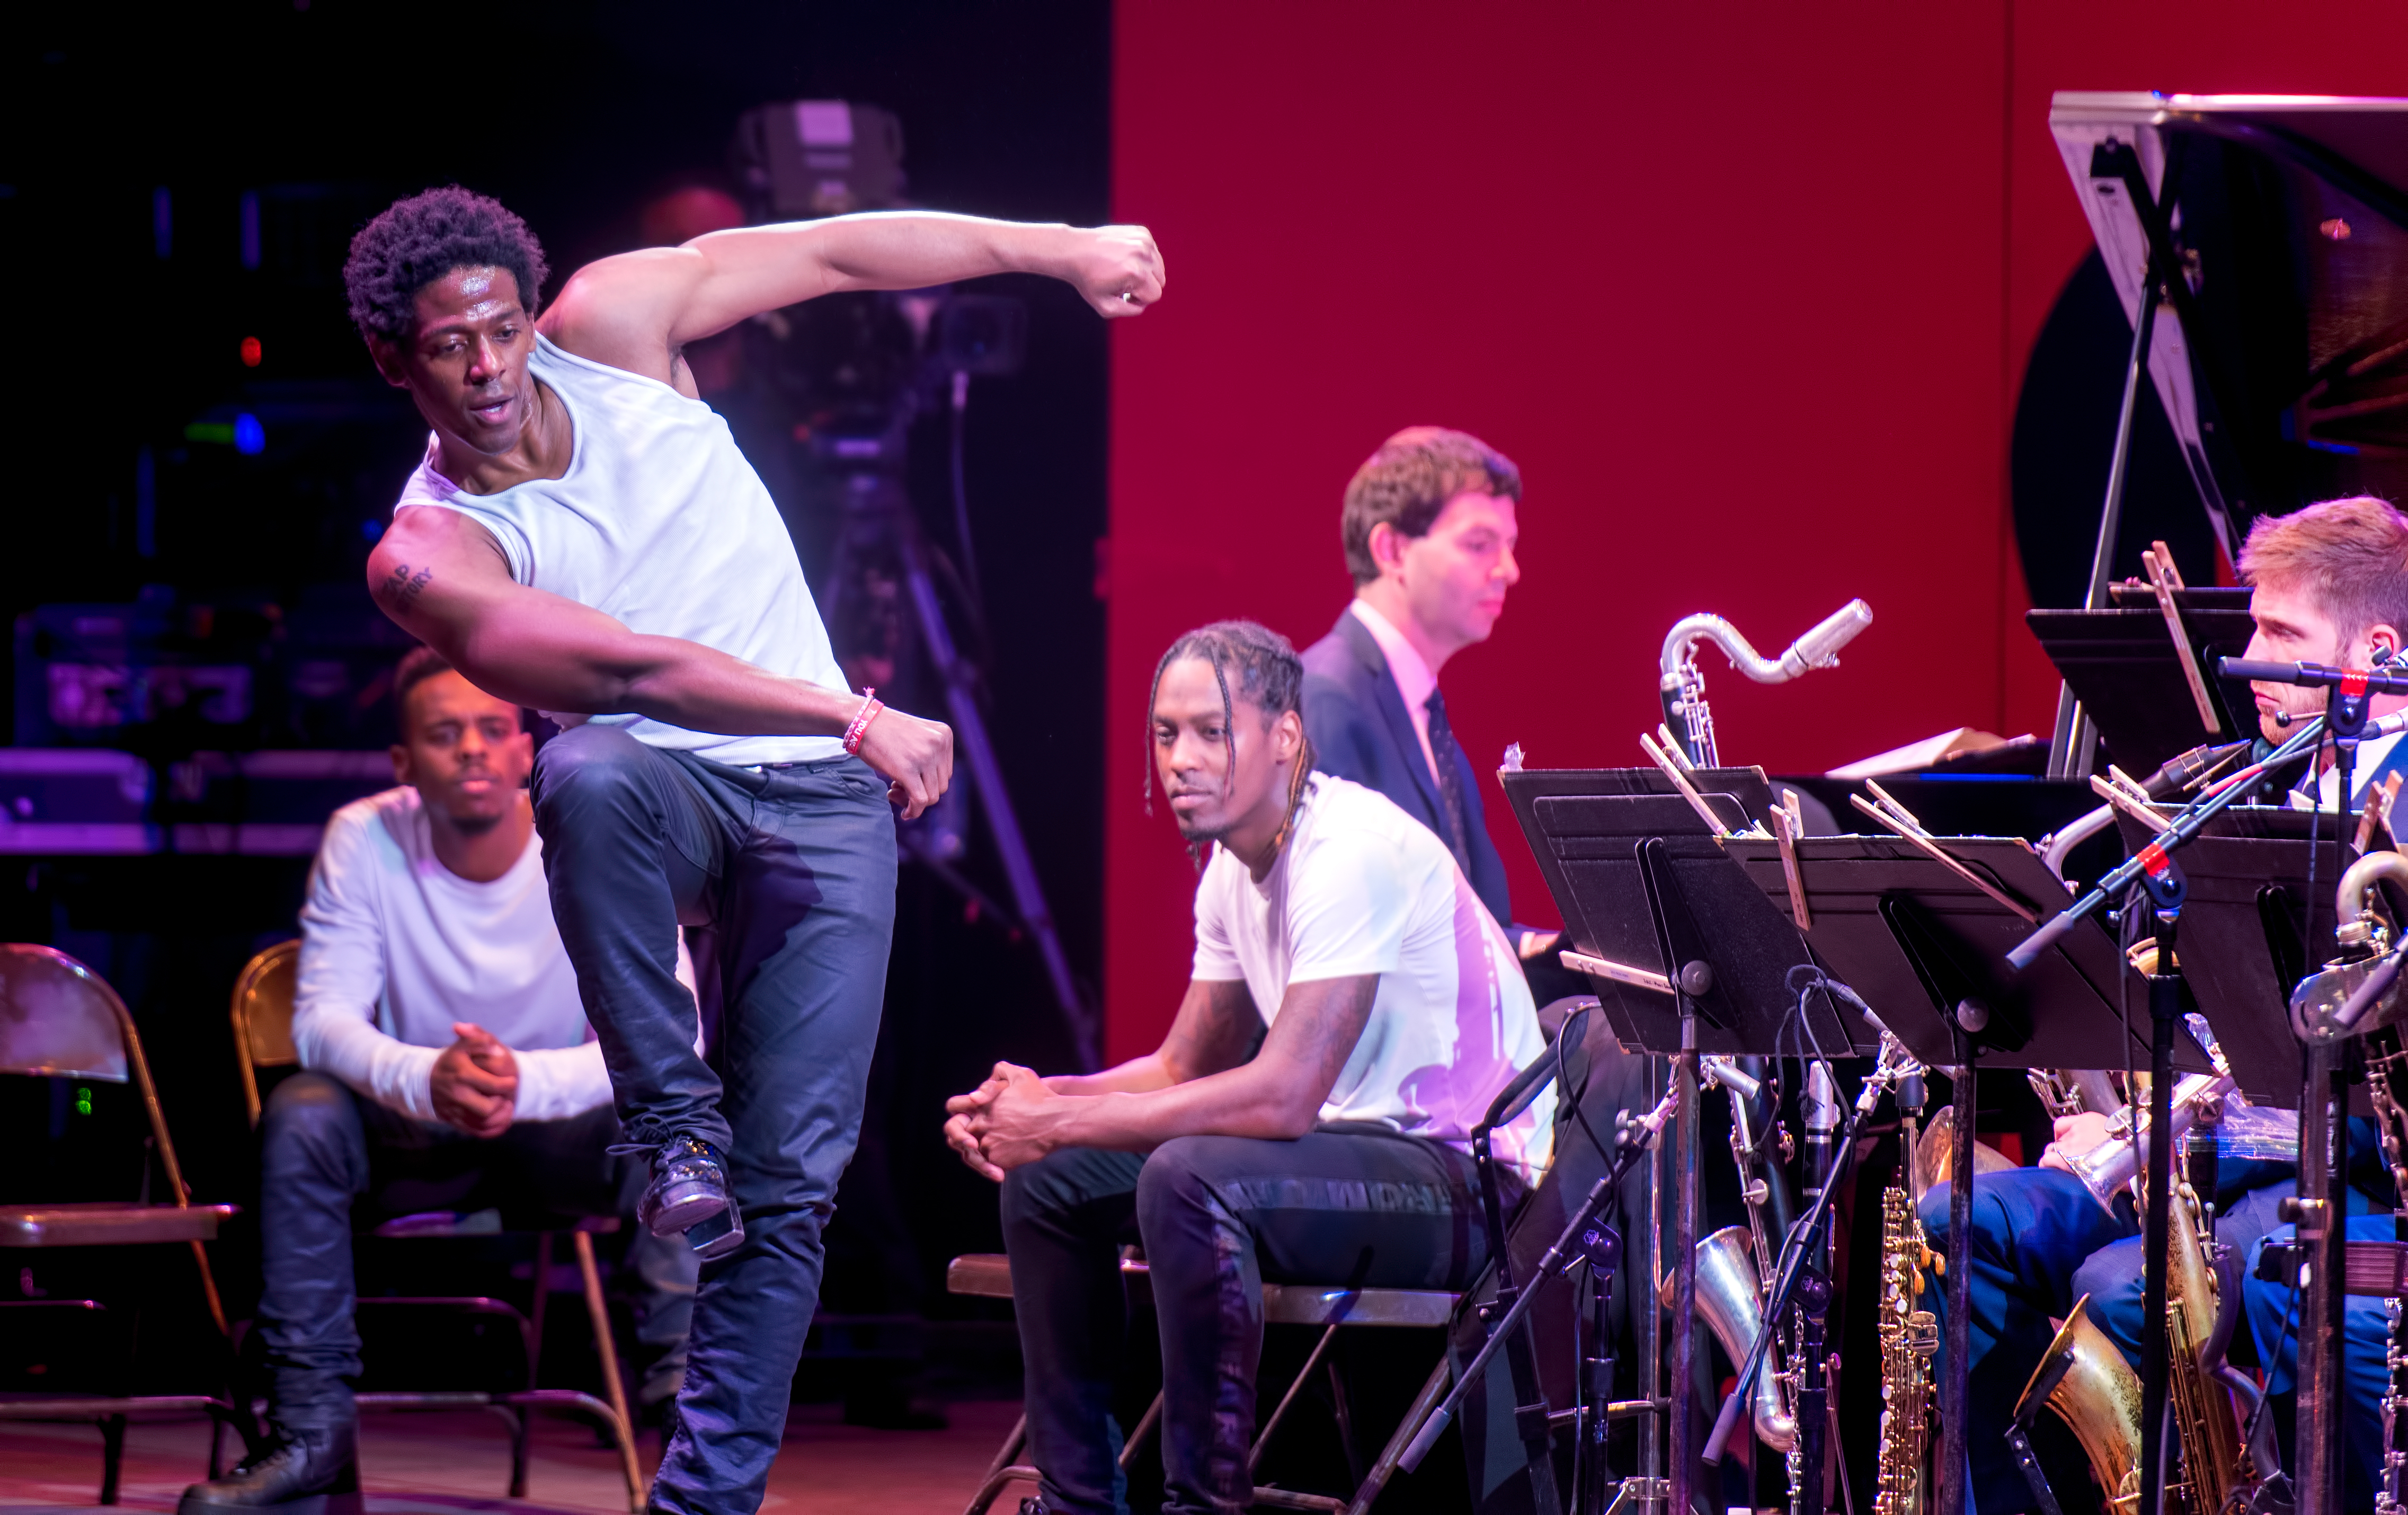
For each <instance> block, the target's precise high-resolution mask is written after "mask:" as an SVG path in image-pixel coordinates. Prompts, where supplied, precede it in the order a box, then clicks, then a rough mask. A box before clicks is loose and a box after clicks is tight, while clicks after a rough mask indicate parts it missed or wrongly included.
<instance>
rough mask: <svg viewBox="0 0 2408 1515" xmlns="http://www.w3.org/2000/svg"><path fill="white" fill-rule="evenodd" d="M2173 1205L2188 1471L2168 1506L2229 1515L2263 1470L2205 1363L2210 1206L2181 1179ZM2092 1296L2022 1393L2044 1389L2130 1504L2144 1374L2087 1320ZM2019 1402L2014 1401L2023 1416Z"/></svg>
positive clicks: (2180, 1432) (2174, 1359) (2136, 1490)
mask: <svg viewBox="0 0 2408 1515" xmlns="http://www.w3.org/2000/svg"><path fill="white" fill-rule="evenodd" d="M2168 1213H2169V1215H2170V1217H2171V1224H2172V1227H2173V1229H2172V1233H2171V1235H2169V1236H2168V1237H2167V1238H2166V1242H2167V1245H2166V1404H2167V1407H2168V1409H2169V1411H2170V1412H2171V1417H2172V1421H2173V1427H2174V1433H2175V1436H2176V1437H2177V1439H2178V1440H2179V1442H2180V1444H2181V1448H2182V1478H2181V1480H2180V1481H2179V1482H2178V1483H2171V1484H2169V1485H2168V1487H2167V1490H2166V1493H2167V1495H2168V1502H2167V1505H2166V1507H2165V1508H2167V1509H2169V1510H2181V1511H2184V1512H2186V1515H2225V1512H2226V1511H2228V1510H2230V1509H2232V1508H2235V1507H2236V1506H2238V1505H2239V1504H2241V1503H2242V1502H2243V1501H2245V1499H2246V1497H2247V1495H2248V1493H2250V1491H2251V1490H2252V1489H2253V1488H2254V1487H2255V1485H2256V1483H2257V1473H2256V1470H2255V1468H2254V1467H2253V1466H2252V1465H2251V1464H2250V1460H2249V1454H2248V1452H2247V1451H2246V1450H2244V1449H2243V1447H2242V1445H2241V1430H2240V1425H2239V1423H2238V1421H2236V1419H2235V1418H2234V1416H2233V1413H2232V1400H2231V1397H2230V1395H2229V1392H2227V1391H2226V1389H2225V1388H2224V1386H2223V1385H2222V1384H2220V1383H2217V1382H2216V1381H2215V1380H2214V1379H2213V1378H2209V1377H2208V1375H2207V1371H2206V1369H2205V1367H2204V1366H2203V1365H2202V1364H2201V1363H2200V1350H2201V1349H2203V1348H2204V1347H2205V1346H2206V1344H2207V1341H2208V1338H2209V1336H2210V1335H2212V1334H2213V1333H2214V1329H2215V1317H2216V1308H2217V1305H2218V1298H2217V1286H2216V1281H2215V1271H2214V1267H2213V1266H2212V1265H2211V1264H2212V1257H2213V1248H2214V1245H2215V1243H2214V1237H2213V1233H2212V1232H2211V1231H2210V1230H2209V1228H2208V1220H2207V1213H2206V1206H2205V1205H2201V1204H2200V1199H2199V1196H2198V1194H2197V1193H2196V1192H2194V1191H2193V1190H2192V1189H2191V1187H2190V1185H2189V1184H2188V1183H2186V1182H2184V1181H2182V1180H2181V1179H2180V1178H2179V1177H2178V1178H2177V1179H2176V1181H2175V1188H2174V1194H2173V1205H2172V1207H2171V1210H2170V1211H2169V1212H2168ZM2088 1304H2089V1296H2088V1295H2086V1294H2085V1295H2084V1296H2083V1298H2082V1299H2081V1301H2080V1302H2078V1303H2076V1304H2075V1306H2073V1313H2072V1314H2071V1315H2070V1316H2069V1317H2067V1319H2066V1322H2065V1325H2064V1327H2063V1328H2062V1329H2060V1330H2059V1331H2058V1332H2057V1339H2056V1340H2055V1341H2053V1342H2051V1343H2050V1344H2049V1349H2048V1350H2047V1352H2045V1353H2043V1354H2042V1359H2041V1365H2040V1367H2039V1368H2038V1369H2037V1370H2035V1371H2034V1373H2033V1374H2032V1378H2031V1382H2030V1383H2029V1384H2027V1385H2026V1386H2025V1389H2024V1399H2025V1401H2028V1400H2029V1398H2030V1397H2031V1395H2032V1393H2033V1392H2034V1391H2035V1390H2036V1389H2037V1390H2040V1391H2041V1392H2044V1393H2045V1394H2046V1396H2047V1403H2048V1407H2049V1408H2050V1409H2052V1410H2054V1411H2056V1413H2057V1418H2058V1419H2060V1420H2062V1421H2065V1423H2066V1424H2067V1425H2068V1426H2070V1427H2071V1428H2072V1430H2073V1435H2074V1439H2076V1440H2077V1441H2079V1442H2081V1443H2082V1450H2083V1451H2084V1452H2085V1454H2086V1455H2087V1456H2088V1457H2089V1459H2090V1470H2091V1472H2092V1473H2093V1474H2094V1475H2095V1476H2096V1477H2097V1478H2098V1479H2099V1483H2100V1487H2101V1488H2102V1489H2106V1490H2109V1491H2111V1492H2112V1493H2113V1494H2114V1498H2113V1499H2112V1500H2111V1502H2110V1503H2111V1508H2119V1509H2129V1508H2133V1507H2134V1506H2135V1505H2137V1504H2138V1502H2139V1499H2140V1480H2139V1472H2138V1468H2139V1465H2140V1460H2141V1379H2140V1376H2139V1375H2138V1374H2136V1373H2134V1372H2133V1371H2132V1366H2131V1364H2130V1363H2127V1362H2126V1361H2124V1355H2123V1353H2122V1352H2120V1351H2118V1350H2117V1349H2116V1348H2115V1346H2114V1343H2113V1342H2111V1341H2109V1340H2108V1339H2107V1337H2106V1335H2104V1334H2103V1333H2101V1332H2100V1330H2099V1328H2098V1327H2097V1326H2094V1325H2092V1324H2091V1323H2090V1320H2089V1317H2088V1315H2087V1314H2086V1313H2085V1311H2086V1306H2088ZM2060 1366H2062V1368H2063V1371H2062V1372H2059V1371H2058V1369H2059V1367H2060ZM2023 1407H2024V1406H2023V1404H2022V1403H2018V1405H2017V1407H2016V1409H2017V1413H2018V1414H2019V1415H2020V1414H2021V1412H2022V1410H2023Z"/></svg>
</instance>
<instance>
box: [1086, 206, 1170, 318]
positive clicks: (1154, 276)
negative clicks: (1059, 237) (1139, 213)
mask: <svg viewBox="0 0 2408 1515" xmlns="http://www.w3.org/2000/svg"><path fill="white" fill-rule="evenodd" d="M1073 235H1074V236H1075V237H1076V238H1078V240H1077V242H1076V243H1075V245H1074V246H1073V247H1072V250H1071V253H1070V260H1069V266H1068V267H1067V268H1065V269H1064V270H1063V271H1062V278H1063V279H1064V280H1066V281H1068V282H1069V283H1070V284H1071V285H1073V286H1074V287H1076V288H1077V290H1078V291H1079V293H1080V294H1082V295H1083V296H1086V298H1087V303H1088V304H1089V305H1092V306H1094V307H1095V308H1096V311H1097V314H1099V315H1101V316H1103V317H1105V318H1106V319H1108V320H1109V319H1111V318H1114V317H1118V316H1133V315H1140V314H1143V313H1144V311H1145V309H1146V307H1148V306H1150V305H1152V304H1153V303H1154V301H1156V300H1158V299H1160V298H1162V291H1163V287H1164V285H1165V284H1167V283H1168V275H1166V274H1165V272H1164V270H1163V267H1162V250H1161V249H1159V248H1157V247H1155V246H1154V233H1152V232H1150V231H1147V230H1146V229H1145V228H1144V227H1143V226H1097V227H1096V228H1095V229H1094V230H1092V231H1080V232H1076V233H1074V234H1073Z"/></svg>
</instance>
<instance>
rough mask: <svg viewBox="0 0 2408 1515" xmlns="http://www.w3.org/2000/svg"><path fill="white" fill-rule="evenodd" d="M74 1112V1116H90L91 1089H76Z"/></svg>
mask: <svg viewBox="0 0 2408 1515" xmlns="http://www.w3.org/2000/svg"><path fill="white" fill-rule="evenodd" d="M75 1110H76V1114H78V1115H86V1116H88V1115H90V1114H92V1090H91V1089H83V1088H78V1089H76V1106H75Z"/></svg>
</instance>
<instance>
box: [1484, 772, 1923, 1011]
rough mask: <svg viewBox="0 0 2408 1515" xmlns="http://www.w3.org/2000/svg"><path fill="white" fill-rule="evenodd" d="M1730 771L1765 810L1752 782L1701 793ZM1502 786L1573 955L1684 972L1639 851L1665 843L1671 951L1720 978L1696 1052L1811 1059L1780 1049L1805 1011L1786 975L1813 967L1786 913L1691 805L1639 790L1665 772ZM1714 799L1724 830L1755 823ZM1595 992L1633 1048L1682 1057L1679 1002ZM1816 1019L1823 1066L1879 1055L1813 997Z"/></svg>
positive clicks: (1707, 776)
mask: <svg viewBox="0 0 2408 1515" xmlns="http://www.w3.org/2000/svg"><path fill="white" fill-rule="evenodd" d="M1732 772H1738V773H1743V774H1753V775H1754V786H1755V790H1756V794H1758V795H1760V796H1761V801H1762V802H1763V803H1764V804H1767V805H1770V802H1771V786H1770V784H1768V783H1767V782H1766V781H1765V779H1764V777H1763V775H1762V774H1761V773H1759V772H1756V771H1755V770H1736V771H1734V770H1720V771H1716V770H1706V771H1703V772H1700V774H1699V780H1700V781H1701V786H1702V784H1703V783H1705V782H1712V781H1713V780H1715V779H1718V778H1721V777H1724V776H1726V775H1727V774H1730V773H1732ZM1502 777H1503V779H1504V781H1505V790H1506V793H1507V795H1508V796H1509V797H1510V798H1511V799H1512V801H1513V810H1514V814H1515V815H1517V816H1518V817H1520V819H1521V821H1522V828H1523V833H1524V835H1525V836H1527V838H1528V840H1529V844H1530V851H1531V852H1532V854H1533V855H1534V856H1535V857H1536V858H1537V859H1538V862H1539V868H1540V871H1541V873H1544V874H1545V875H1546V880H1547V887H1548V889H1549V891H1550V892H1551V893H1552V894H1553V895H1554V896H1555V904H1556V907H1557V908H1558V909H1559V910H1561V911H1562V913H1563V917H1564V929H1565V932H1566V934H1567V935H1568V936H1570V939H1571V942H1572V945H1574V946H1575V947H1577V948H1578V949H1579V950H1580V951H1582V952H1584V953H1586V954H1588V955H1589V956H1591V957H1597V958H1603V959H1606V960H1608V961H1610V962H1616V963H1621V964H1624V965H1626V966H1627V967H1632V968H1640V969H1643V970H1646V971H1648V972H1650V973H1657V974H1667V975H1669V974H1671V973H1672V972H1673V971H1674V970H1675V969H1677V968H1678V967H1680V966H1681V964H1680V963H1673V964H1667V963H1666V961H1665V957H1664V952H1663V949H1662V947H1661V945H1660V944H1659V941H1658V939H1657V935H1656V916H1655V914H1654V911H1653V907H1652V906H1651V905H1650V902H1649V895H1648V890H1647V884H1646V882H1645V880H1644V878H1643V877H1642V868H1641V861H1640V858H1639V854H1638V851H1637V847H1638V844H1639V843H1641V841H1644V840H1647V839H1650V838H1655V839H1659V840H1660V842H1661V844H1662V857H1663V861H1664V864H1665V866H1666V868H1667V869H1668V870H1669V873H1668V874H1667V877H1668V878H1669V879H1670V884H1669V886H1668V887H1667V888H1666V889H1665V891H1664V893H1665V898H1666V902H1667V913H1668V915H1669V916H1670V925H1671V929H1672V931H1673V932H1674V936H1675V943H1676V945H1678V944H1680V943H1682V942H1689V943H1693V944H1695V945H1694V946H1693V947H1692V948H1690V949H1688V950H1687V951H1686V955H1685V956H1684V957H1683V958H1682V962H1684V963H1685V962H1687V961H1691V960H1702V961H1706V962H1708V963H1710V964H1711V966H1712V969H1713V987H1712V988H1710V989H1709V990H1708V991H1707V992H1706V993H1705V994H1703V995H1701V996H1700V997H1699V1024H1698V1026H1697V1028H1696V1030H1697V1042H1698V1050H1699V1052H1701V1053H1713V1054H1721V1055H1742V1054H1751V1053H1756V1054H1764V1055H1768V1056H1775V1055H1778V1056H1806V1055H1812V1054H1813V1053H1814V1051H1815V1046H1814V1041H1813V1040H1804V1041H1803V1042H1802V1045H1801V1038H1800V1036H1799V1033H1797V1032H1792V1033H1791V1034H1790V1037H1789V1039H1788V1041H1787V1043H1786V1044H1784V1043H1783V1041H1782V1032H1783V1030H1784V1028H1785V1025H1786V1024H1787V1023H1788V1022H1789V1020H1790V1019H1791V1018H1792V1013H1793V1011H1794V1008H1795V1006H1796V1004H1797V993H1796V991H1795V990H1793V989H1791V988H1789V986H1788V977H1789V973H1790V970H1792V969H1794V968H1796V967H1798V966H1799V964H1801V963H1807V962H1811V961H1813V958H1812V956H1811V955H1810V954H1809V953H1808V952H1807V951H1806V948H1805V945H1804V944H1803V943H1801V942H1800V941H1799V937H1798V931H1797V928H1796V927H1795V926H1794V925H1792V924H1791V923H1790V919H1789V916H1788V912H1787V910H1786V908H1785V907H1781V908H1776V907H1775V906H1774V905H1772V904H1771V903H1770V902H1768V901H1766V900H1765V899H1764V898H1763V897H1762V894H1761V892H1760V891H1759V890H1758V889H1757V888H1756V887H1755V886H1754V885H1753V884H1752V883H1750V882H1749V881H1748V879H1747V876H1746V875H1745V874H1744V873H1742V871H1741V869H1740V868H1739V866H1738V865H1737V864H1736V863H1735V862H1733V861H1732V858H1731V855H1730V854H1729V853H1728V852H1727V851H1726V850H1725V844H1722V843H1719V842H1717V841H1716V840H1715V839H1714V837H1713V835H1712V833H1710V832H1709V831H1708V830H1706V827H1705V823H1704V821H1703V820H1701V819H1700V818H1699V815H1698V814H1697V812H1696V811H1695V810H1693V809H1691V808H1690V806H1689V803H1688V801H1685V800H1684V799H1681V798H1679V797H1677V796H1675V795H1672V794H1670V793H1669V792H1665V793H1656V792H1653V791H1650V790H1647V789H1644V788H1642V787H1641V786H1643V785H1645V784H1646V783H1647V782H1648V781H1649V780H1651V779H1652V780H1654V781H1655V782H1656V783H1658V784H1662V785H1663V786H1664V788H1665V789H1666V790H1667V791H1669V790H1670V784H1669V783H1668V782H1666V781H1665V780H1664V777H1663V775H1662V774H1661V773H1660V772H1657V771H1656V770H1653V769H1603V770H1595V771H1589V772H1580V771H1575V770H1569V769H1567V770H1555V771H1552V772H1542V773H1510V772H1509V773H1506V774H1504V775H1502ZM1705 800H1706V802H1707V804H1708V805H1710V806H1712V807H1713V810H1714V812H1715V814H1716V815H1717V816H1718V817H1720V819H1721V820H1722V821H1723V823H1724V825H1725V826H1727V827H1730V828H1733V829H1736V828H1739V827H1742V826H1744V825H1745V824H1747V820H1748V818H1749V817H1748V816H1747V815H1746V814H1745V805H1744V802H1743V801H1742V799H1741V798H1737V797H1734V796H1732V795H1730V794H1727V793H1719V792H1715V791H1713V790H1707V791H1706V792H1705ZM1591 982H1592V983H1593V984H1594V985H1595V986H1596V991H1597V996H1598V1003H1599V1004H1600V1005H1601V1006H1602V1007H1603V1009H1604V1011H1605V1015H1606V1019H1607V1021H1608V1023H1609V1024H1611V1025H1612V1026H1613V1030H1614V1034H1615V1035H1617V1036H1619V1037H1620V1038H1621V1039H1622V1042H1623V1045H1624V1046H1626V1047H1627V1048H1628V1049H1629V1050H1632V1051H1643V1052H1653V1053H1659V1054H1671V1053H1676V1052H1678V1050H1679V1049H1680V1046H1681V1022H1682V1014H1681V1011H1680V1009H1679V1008H1678V1007H1677V1006H1676V1005H1675V1004H1674V1003H1673V999H1672V997H1670V996H1667V995H1665V994H1661V993H1657V992H1655V991H1652V990H1649V989H1643V988H1632V987H1630V986H1628V985H1627V984H1622V983H1618V982H1615V981H1613V980H1611V979H1603V978H1593V979H1592V980H1591ZM1809 1015H1810V1016H1811V1017H1812V1019H1811V1020H1810V1022H1809V1025H1808V1028H1807V1029H1808V1030H1811V1031H1812V1032H1813V1034H1814V1037H1815V1038H1819V1040H1820V1042H1821V1045H1822V1046H1823V1047H1824V1048H1825V1049H1826V1052H1827V1054H1828V1056H1830V1057H1834V1058H1844V1057H1847V1056H1850V1055H1851V1054H1854V1053H1863V1054H1871V1053H1873V1052H1876V1051H1878V1050H1880V1046H1881V1036H1880V1033H1879V1032H1875V1031H1873V1030H1872V1029H1871V1027H1869V1026H1867V1025H1866V1024H1865V1023H1864V1021H1863V1020H1862V1018H1861V1017H1858V1016H1856V1013H1855V1012H1854V1011H1851V1010H1848V1009H1847V1008H1846V1007H1844V1006H1836V1007H1835V1006H1832V1005H1830V1004H1829V1003H1828V1002H1827V1001H1825V1000H1823V999H1821V998H1817V999H1816V1000H1815V1001H1814V1002H1813V1004H1812V1005H1811V1006H1810V1010H1809Z"/></svg>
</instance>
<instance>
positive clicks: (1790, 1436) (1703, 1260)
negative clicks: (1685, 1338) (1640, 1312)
mask: <svg viewBox="0 0 2408 1515" xmlns="http://www.w3.org/2000/svg"><path fill="white" fill-rule="evenodd" d="M1657 1297H1658V1298H1659V1299H1660V1300H1661V1302H1662V1303H1663V1306H1664V1307H1665V1308H1667V1309H1670V1308H1671V1306H1672V1276H1671V1275H1670V1274H1669V1273H1668V1274H1666V1275H1665V1276H1664V1284H1663V1288H1662V1290H1661V1291H1660V1293H1659V1294H1658V1296H1657ZM1697 1311H1698V1319H1699V1320H1703V1321H1705V1322H1706V1329H1707V1330H1709V1331H1712V1332H1713V1334H1714V1340H1716V1341H1718V1342H1721V1343H1722V1346H1723V1351H1724V1353H1725V1355H1727V1356H1728V1357H1729V1358H1730V1360H1731V1361H1732V1362H1733V1363H1741V1364H1744V1363H1746V1362H1747V1354H1748V1350H1749V1349H1751V1348H1753V1347H1754V1346H1755V1345H1756V1334H1757V1333H1758V1332H1759V1331H1761V1330H1762V1329H1763V1328H1764V1285H1763V1283H1762V1282H1761V1280H1760V1275H1759V1274H1758V1273H1757V1271H1756V1250H1755V1248H1754V1246H1753V1244H1752V1243H1751V1241H1750V1239H1749V1236H1748V1228H1747V1227H1745V1226H1725V1227H1723V1229H1722V1230H1720V1231H1717V1232H1715V1233H1714V1234H1713V1235H1711V1236H1708V1237H1706V1238H1705V1239H1704V1240H1702V1241H1700V1242H1699V1243H1698V1292H1697ZM1755 1390H1756V1394H1755V1399H1754V1401H1753V1403H1752V1404H1751V1405H1750V1407H1749V1413H1750V1414H1751V1415H1752V1416H1753V1417H1754V1418H1755V1421H1756V1436H1758V1437H1759V1438H1761V1439H1762V1440H1763V1442H1764V1444H1765V1445H1766V1446H1768V1447H1770V1448H1771V1449H1773V1450H1775V1451H1787V1450H1789V1449H1790V1448H1791V1447H1793V1446H1795V1445H1797V1441H1798V1421H1797V1420H1796V1418H1795V1417H1793V1416H1792V1415H1791V1414H1790V1412H1789V1406H1788V1405H1787V1403H1786V1402H1785V1400H1784V1399H1783V1397H1782V1392H1781V1381H1780V1376H1779V1375H1777V1374H1775V1373H1774V1372H1773V1371H1772V1367H1771V1364H1770V1363H1766V1364H1765V1365H1764V1366H1762V1367H1760V1368H1758V1369H1757V1370H1756V1385H1755Z"/></svg>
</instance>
